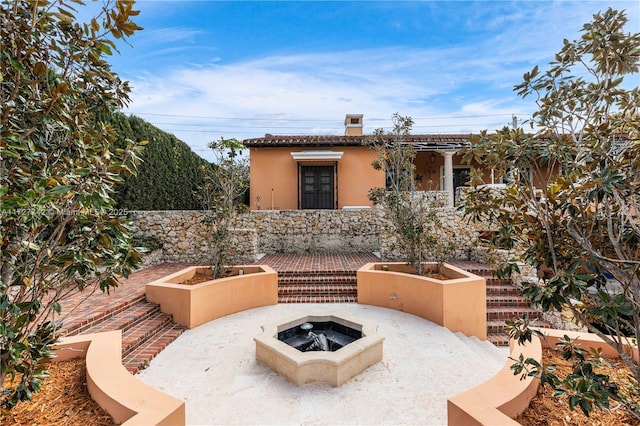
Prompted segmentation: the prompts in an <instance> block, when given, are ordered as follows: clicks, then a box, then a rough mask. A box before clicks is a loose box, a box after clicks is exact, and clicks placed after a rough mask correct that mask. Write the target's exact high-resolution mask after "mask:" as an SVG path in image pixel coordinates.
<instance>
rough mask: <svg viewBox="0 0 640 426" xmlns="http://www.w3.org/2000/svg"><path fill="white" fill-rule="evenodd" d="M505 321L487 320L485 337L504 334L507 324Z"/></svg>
mask: <svg viewBox="0 0 640 426" xmlns="http://www.w3.org/2000/svg"><path fill="white" fill-rule="evenodd" d="M504 321H505V320H487V335H489V334H504V329H505V327H506V326H507V324H506V323H505V322H504Z"/></svg>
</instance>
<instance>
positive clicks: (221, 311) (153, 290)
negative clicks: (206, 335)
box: [145, 265, 278, 328]
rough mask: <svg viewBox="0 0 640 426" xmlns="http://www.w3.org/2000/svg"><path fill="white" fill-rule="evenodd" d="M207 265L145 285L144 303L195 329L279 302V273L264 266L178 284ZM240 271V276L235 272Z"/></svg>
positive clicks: (238, 267)
mask: <svg viewBox="0 0 640 426" xmlns="http://www.w3.org/2000/svg"><path fill="white" fill-rule="evenodd" d="M207 270H210V268H209V267H208V266H191V267H188V268H185V269H183V270H181V271H178V272H176V273H174V274H171V275H168V276H166V277H164V278H161V279H159V280H157V281H154V282H151V283H149V284H147V285H146V289H145V292H146V296H147V300H148V301H149V302H152V303H157V304H158V305H160V310H161V311H162V312H165V313H167V314H171V315H172V316H173V321H174V322H176V323H178V324H181V325H184V326H185V327H188V328H194V327H197V326H199V325H202V324H204V323H206V322H209V321H212V320H214V319H216V318H220V317H223V316H225V315H230V314H234V313H236V312H241V311H244V310H247V309H252V308H257V307H260V306H266V305H275V304H277V303H278V273H277V272H276V271H274V270H273V269H271V268H270V267H268V266H266V265H259V266H258V265H236V266H234V267H233V273H234V275H232V276H230V277H226V278H219V279H216V280H211V281H205V282H202V283H199V284H193V285H185V284H180V283H182V282H185V281H186V280H189V279H191V278H192V277H193V276H194V275H195V274H196V273H197V272H201V273H205V272H206V271H207ZM239 270H242V272H243V273H242V275H238V271H239Z"/></svg>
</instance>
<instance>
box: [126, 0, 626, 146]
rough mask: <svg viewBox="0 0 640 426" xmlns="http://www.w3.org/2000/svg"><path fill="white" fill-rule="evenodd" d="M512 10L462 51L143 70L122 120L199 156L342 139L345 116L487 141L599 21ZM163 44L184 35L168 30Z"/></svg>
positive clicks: (481, 21) (571, 6)
mask: <svg viewBox="0 0 640 426" xmlns="http://www.w3.org/2000/svg"><path fill="white" fill-rule="evenodd" d="M541 4H542V6H540V5H541ZM517 6H518V7H517V8H516V9H515V10H513V11H511V12H510V13H508V14H506V13H492V14H491V15H489V14H488V12H486V11H485V12H484V14H483V15H479V16H477V18H475V20H474V22H475V23H476V25H485V26H487V27H490V28H491V29H494V30H495V31H494V32H493V36H491V37H488V38H486V39H478V40H477V42H475V43H473V44H469V45H462V46H461V45H458V46H450V47H435V48H433V47H432V48H419V47H407V46H397V47H386V48H383V49H363V50H350V51H333V52H319V53H303V54H289V55H282V54H281V55H271V56H265V57H262V58H254V59H251V60H245V61H242V62H236V63H224V62H222V61H220V62H214V61H212V60H209V61H207V64H198V65H185V64H173V65H171V66H168V67H166V68H160V69H151V70H148V71H147V72H145V73H144V74H141V75H138V76H135V77H134V78H131V85H132V87H133V88H134V90H133V93H132V103H131V105H130V108H129V110H130V111H131V112H133V113H136V112H137V113H145V114H166V115H168V116H157V115H141V116H142V117H143V118H145V119H147V120H149V121H151V122H152V123H154V124H156V125H158V127H160V128H162V129H165V130H167V131H170V132H172V133H175V134H176V135H177V136H178V137H179V138H181V139H182V140H184V141H185V142H187V143H189V144H190V145H191V146H192V148H193V149H194V150H196V152H198V153H199V154H200V155H203V156H207V155H206V153H207V150H206V148H205V146H206V143H207V142H208V141H210V140H213V139H218V138H219V137H221V136H224V137H237V138H239V139H244V138H249V137H258V136H262V135H264V134H265V133H272V134H314V133H322V134H341V133H342V132H343V128H342V120H343V118H344V114H346V113H363V114H365V130H366V131H371V130H372V129H373V128H375V127H381V126H385V125H386V126H388V125H389V124H390V118H391V115H392V114H393V113H395V112H399V113H401V114H403V115H409V116H412V117H414V118H416V127H415V132H424V133H429V132H434V133H436V132H437V133H442V132H447V133H456V132H468V131H478V130H480V129H485V128H488V129H490V130H493V129H495V128H499V127H502V126H503V125H506V124H508V123H510V122H511V114H517V115H518V117H519V118H520V119H523V118H527V117H528V114H530V113H531V111H532V110H533V109H534V105H533V104H532V103H531V101H530V100H528V99H527V100H524V101H523V100H522V99H520V98H518V97H517V95H516V94H515V93H514V92H513V90H512V89H513V86H514V85H515V84H517V83H519V82H520V79H521V78H522V74H523V73H524V72H526V71H529V70H530V69H531V68H532V67H533V66H534V65H535V64H541V65H544V64H546V63H547V62H548V61H549V60H551V59H552V57H553V54H554V53H555V52H556V51H557V50H558V49H559V48H560V46H561V44H562V39H563V38H568V39H575V38H577V37H579V34H578V32H577V31H578V29H579V28H581V26H582V24H583V23H584V22H587V21H588V20H589V19H590V18H591V15H592V14H593V13H594V12H595V11H597V9H598V8H596V6H595V5H594V4H593V3H585V4H583V3H580V2H542V3H541V2H518V3H517ZM496 7H502V6H501V2H496ZM637 9H638V6H635V10H637ZM498 15H499V16H498ZM489 18H491V19H489ZM631 18H632V19H635V21H636V22H637V20H638V18H637V17H635V18H634V17H631ZM630 25H631V24H630ZM630 28H631V26H630ZM160 34H161V36H163V37H170V36H171V34H175V35H176V36H177V37H187V38H188V37H190V36H191V35H192V33H191V32H190V30H184V29H180V28H177V27H176V28H170V29H168V30H165V31H164V32H162V33H160ZM204 117H208V118H204ZM223 118H235V119H232V120H229V119H223ZM251 119H252V120H251ZM255 119H260V120H255ZM159 123H162V124H159Z"/></svg>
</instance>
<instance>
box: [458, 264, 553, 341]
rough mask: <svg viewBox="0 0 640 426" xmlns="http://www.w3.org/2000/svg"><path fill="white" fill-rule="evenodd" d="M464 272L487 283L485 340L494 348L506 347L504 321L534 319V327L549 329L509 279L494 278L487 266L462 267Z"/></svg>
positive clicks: (539, 313) (493, 272)
mask: <svg viewBox="0 0 640 426" xmlns="http://www.w3.org/2000/svg"><path fill="white" fill-rule="evenodd" d="M462 267H463V268H464V269H465V270H467V271H469V272H471V273H473V274H476V275H479V276H482V277H483V278H484V279H485V280H486V281H487V340H488V341H490V342H491V343H493V344H494V345H496V346H508V345H509V335H508V334H507V333H506V332H505V327H506V324H505V321H506V320H512V319H514V318H518V317H522V316H524V315H525V314H527V315H529V318H535V319H536V321H535V324H534V325H535V326H536V327H550V325H549V324H548V323H547V322H545V321H542V320H541V319H540V318H541V317H542V313H541V312H540V311H538V310H537V309H535V308H532V307H531V305H530V304H529V302H528V301H527V299H525V298H524V297H523V296H522V295H521V294H520V290H519V289H518V288H517V287H516V286H514V285H513V283H512V281H511V279H510V278H507V279H501V278H497V277H496V276H495V269H494V268H491V267H490V266H488V265H479V264H478V265H473V266H469V265H464V266H462Z"/></svg>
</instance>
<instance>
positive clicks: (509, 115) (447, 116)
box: [128, 111, 529, 123]
mask: <svg viewBox="0 0 640 426" xmlns="http://www.w3.org/2000/svg"><path fill="white" fill-rule="evenodd" d="M128 113H129V114H131V115H148V116H157V117H176V118H195V119H204V120H234V121H301V122H305V121H311V122H331V123H335V122H336V121H338V120H335V119H319V118H283V117H280V118H278V117H271V118H260V117H218V116H200V115H187V114H162V113H152V112H134V111H130V112H128ZM513 115H529V114H526V113H500V114H471V115H456V114H453V115H445V116H431V117H411V118H412V119H413V120H414V121H415V120H444V119H460V118H487V117H511V116H513ZM367 121H391V119H390V118H377V117H368V118H367Z"/></svg>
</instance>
